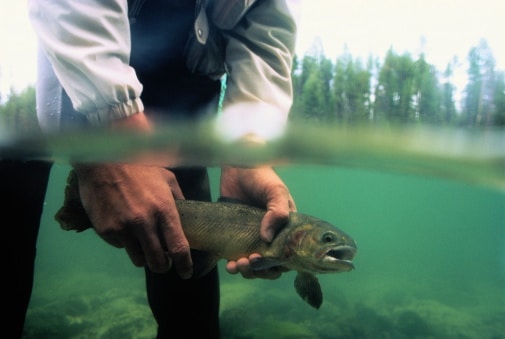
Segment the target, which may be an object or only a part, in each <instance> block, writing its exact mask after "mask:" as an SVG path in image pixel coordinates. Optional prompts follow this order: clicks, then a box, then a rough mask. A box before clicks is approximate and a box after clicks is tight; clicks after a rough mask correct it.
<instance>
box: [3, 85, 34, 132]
mask: <svg viewBox="0 0 505 339" xmlns="http://www.w3.org/2000/svg"><path fill="white" fill-rule="evenodd" d="M0 103H2V104H0V131H1V130H2V128H5V129H7V130H8V131H9V132H13V133H31V132H34V131H39V130H40V129H39V125H38V122H37V114H36V110H35V88H34V87H33V86H28V87H27V88H25V89H24V90H23V91H21V92H19V93H17V92H15V91H14V90H12V89H11V92H10V93H9V95H8V97H7V99H6V100H4V98H2V97H0Z"/></svg>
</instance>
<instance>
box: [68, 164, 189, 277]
mask: <svg viewBox="0 0 505 339" xmlns="http://www.w3.org/2000/svg"><path fill="white" fill-rule="evenodd" d="M74 167H75V172H76V174H77V176H78V180H79V191H80V196H81V201H82V203H83V206H84V208H85V210H86V212H87V214H88V216H89V218H90V220H91V222H92V224H93V227H94V229H95V231H96V232H97V234H98V235H99V236H100V237H102V238H103V239H104V240H105V241H107V242H108V243H109V244H111V245H113V246H115V247H119V248H125V249H126V252H127V253H128V255H129V257H130V259H131V261H132V262H133V263H134V265H136V266H145V265H147V266H148V267H149V268H150V269H151V271H153V272H157V273H162V272H166V271H168V270H169V269H170V267H171V265H172V260H173V263H174V266H175V269H176V271H177V273H178V274H179V275H180V276H181V277H183V278H189V277H191V276H192V273H193V268H192V261H191V255H190V250H189V244H188V241H187V240H186V238H185V236H184V233H183V231H182V226H181V223H180V220H179V214H178V212H177V208H176V206H175V201H174V199H184V196H183V194H182V191H181V189H180V187H179V185H178V183H177V180H176V178H175V175H174V174H173V173H172V172H170V171H168V170H166V169H164V168H159V167H149V166H141V165H131V164H97V165H88V164H86V165H84V164H78V165H75V166H74ZM167 253H168V255H167Z"/></svg>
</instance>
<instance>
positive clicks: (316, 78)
mask: <svg viewBox="0 0 505 339" xmlns="http://www.w3.org/2000/svg"><path fill="white" fill-rule="evenodd" d="M467 59H468V60H467V61H468V65H469V66H468V71H467V72H468V82H467V84H466V87H465V88H464V91H463V97H462V98H460V99H459V100H458V99H457V98H456V96H455V94H456V93H455V86H454V84H453V83H452V82H451V79H452V75H453V67H454V65H453V63H449V64H448V65H447V68H446V69H445V70H443V71H440V70H437V69H436V68H435V66H433V65H432V64H430V63H429V62H428V61H427V60H426V59H425V58H424V56H423V55H421V56H420V57H419V58H417V60H415V59H414V58H413V57H412V56H411V55H410V54H408V53H405V54H402V55H399V54H397V53H395V52H394V51H393V50H392V49H391V50H389V51H388V53H387V55H386V56H385V58H384V60H383V61H382V62H381V61H379V59H378V58H374V57H370V58H368V60H366V61H363V60H361V59H359V58H353V57H352V55H351V54H350V53H344V54H343V55H342V56H340V57H338V58H337V59H336V60H335V61H332V60H330V59H328V58H327V57H326V56H325V55H324V53H323V52H322V47H321V48H315V50H314V51H312V53H310V54H307V55H305V56H304V57H303V58H302V59H300V58H299V57H296V58H295V62H294V66H293V88H294V103H293V107H292V111H291V115H290V117H291V119H292V120H294V121H297V120H298V121H299V120H303V121H310V122H315V123H323V124H328V123H336V124H340V125H347V124H349V125H354V124H363V123H391V124H397V123H426V124H436V125H447V126H484V127H485V126H505V72H504V71H500V70H496V69H495V60H494V58H493V54H492V52H491V49H490V48H489V46H488V44H487V43H486V41H485V40H482V41H481V42H480V43H479V44H478V45H477V46H475V47H472V48H471V49H470V51H469V52H468V56H467ZM3 99H5V98H2V97H0V103H3V104H0V129H1V127H7V128H8V129H9V130H11V131H13V132H16V131H19V132H26V131H34V130H37V129H38V125H37V119H36V113H35V89H34V88H33V87H32V86H30V87H28V88H26V89H25V90H24V91H22V92H21V93H15V92H14V91H11V93H10V95H9V96H8V97H7V100H3ZM457 100H458V101H457ZM2 125H4V126H2Z"/></svg>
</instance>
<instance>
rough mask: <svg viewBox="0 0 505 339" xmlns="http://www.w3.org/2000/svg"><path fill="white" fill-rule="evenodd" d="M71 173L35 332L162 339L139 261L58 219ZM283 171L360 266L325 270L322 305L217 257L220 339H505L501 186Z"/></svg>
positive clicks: (46, 231)
mask: <svg viewBox="0 0 505 339" xmlns="http://www.w3.org/2000/svg"><path fill="white" fill-rule="evenodd" d="M68 169H69V168H68V167H67V166H66V165H64V164H60V163H57V164H55V165H54V167H53V170H52V174H51V179H50V180H51V182H50V185H49V189H48V192H47V198H46V205H45V209H44V215H43V221H42V226H41V230H40V236H39V241H38V256H37V261H36V277H35V286H34V291H33V296H32V300H31V304H30V308H29V311H28V315H27V320H26V329H25V338H153V337H154V334H155V323H154V320H153V319H152V316H151V313H150V310H149V307H148V305H147V301H146V298H145V290H144V276H143V270H142V269H139V268H135V267H134V266H133V265H132V264H131V263H130V261H129V259H128V257H127V255H126V253H125V252H124V251H123V250H121V249H116V248H113V247H111V246H109V245H107V244H106V243H105V242H104V241H103V240H102V239H100V238H99V237H98V236H97V235H96V234H95V233H94V232H92V231H86V232H83V233H80V234H76V233H73V232H65V231H62V230H60V229H59V226H58V225H57V224H56V222H55V221H54V219H53V216H54V213H55V212H56V210H57V209H58V208H59V207H60V205H61V202H62V198H63V197H62V192H63V185H64V182H65V179H66V174H67V172H68ZM277 170H278V173H279V175H280V176H281V177H282V178H283V179H284V181H285V182H286V183H287V185H288V187H290V190H291V193H292V195H293V196H294V198H295V200H296V203H297V207H298V209H299V211H301V212H303V213H307V214H312V215H315V216H318V217H320V218H323V219H326V220H328V221H330V222H332V223H334V224H335V225H337V226H338V227H340V228H341V229H343V230H344V231H346V232H347V233H349V234H350V235H351V236H353V238H354V239H355V240H356V241H357V244H358V254H357V257H356V259H355V265H356V269H355V270H354V271H351V272H348V273H341V274H331V275H326V276H321V275H320V276H319V280H320V282H321V286H322V290H323V295H324V302H323V305H322V306H321V308H320V309H319V310H314V309H312V308H310V307H309V306H308V305H307V304H305V303H304V302H303V301H302V300H301V299H300V298H299V297H298V295H297V294H296V292H295V290H294V287H293V281H294V273H293V272H289V273H287V274H284V275H283V277H282V278H281V279H278V280H275V281H263V280H245V279H242V278H241V277H240V276H232V275H229V274H227V273H226V272H225V270H224V268H223V266H222V265H221V266H220V270H221V272H220V273H221V293H222V299H221V300H222V301H221V325H222V333H223V338H505V322H504V321H503V319H505V194H504V192H503V190H501V189H492V188H490V187H489V186H486V185H473V184H469V183H466V182H462V181H455V180H448V179H446V178H444V179H442V178H440V177H434V176H426V175H417V174H408V173H401V172H394V171H381V170H378V169H364V168H351V167H341V166H325V165H314V164H312V165H290V166H280V167H278V168H277ZM210 171H211V180H212V188H213V196H214V198H216V192H217V184H218V173H219V171H218V170H217V169H216V168H211V170H210ZM221 264H224V263H221Z"/></svg>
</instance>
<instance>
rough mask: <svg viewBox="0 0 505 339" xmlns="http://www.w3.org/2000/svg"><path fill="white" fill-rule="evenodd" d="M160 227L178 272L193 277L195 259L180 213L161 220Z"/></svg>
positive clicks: (184, 277) (184, 276) (180, 274)
mask: <svg viewBox="0 0 505 339" xmlns="http://www.w3.org/2000/svg"><path fill="white" fill-rule="evenodd" d="M174 208H175V207H174ZM159 228H160V234H161V237H162V239H163V240H164V242H165V243H166V248H167V252H168V253H167V254H168V257H169V258H170V259H172V260H173V262H174V266H175V270H176V271H177V274H178V275H179V276H180V277H181V278H183V279H189V278H191V277H192V276H193V261H192V260H191V252H190V249H189V243H188V240H187V239H186V237H185V236H184V232H183V230H182V226H181V223H180V220H179V215H178V214H177V215H174V214H172V216H171V217H169V218H168V219H165V220H164V221H160V225H159Z"/></svg>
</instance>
